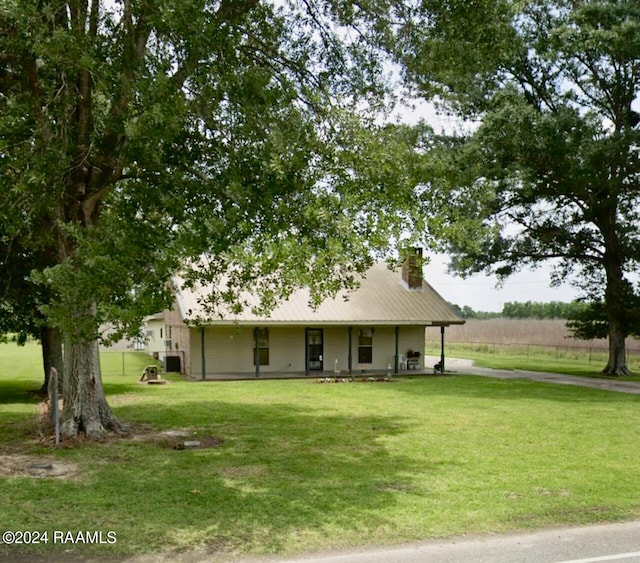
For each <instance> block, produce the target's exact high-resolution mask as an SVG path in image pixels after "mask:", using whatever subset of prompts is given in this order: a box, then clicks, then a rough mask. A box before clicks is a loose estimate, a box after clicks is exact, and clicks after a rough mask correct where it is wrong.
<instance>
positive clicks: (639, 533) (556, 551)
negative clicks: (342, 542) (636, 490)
mask: <svg viewBox="0 0 640 563" xmlns="http://www.w3.org/2000/svg"><path fill="white" fill-rule="evenodd" d="M250 561H251V563H258V562H273V563H275V562H276V561H277V562H280V563H596V562H600V561H603V562H604V561H606V562H622V563H640V522H629V523H623V524H603V525H594V526H583V527H579V528H557V529H553V530H544V531H539V532H533V533H527V534H508V535H496V536H482V537H476V538H458V539H453V540H448V541H443V542H424V543H417V544H411V545H406V546H398V547H393V548H380V549H367V550H363V551H349V552H344V553H333V554H321V555H308V556H304V557H298V558H293V559H254V560H243V563H250Z"/></svg>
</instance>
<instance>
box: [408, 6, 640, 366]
mask: <svg viewBox="0 0 640 563" xmlns="http://www.w3.org/2000/svg"><path fill="white" fill-rule="evenodd" d="M401 47H402V49H401V50H400V51H399V54H400V56H401V58H402V60H403V62H404V63H405V65H406V68H407V77H408V78H409V79H410V80H411V81H412V82H413V83H414V84H417V87H418V89H419V91H420V92H422V93H423V94H424V95H426V96H428V97H432V96H437V97H439V99H440V101H441V102H442V104H443V106H444V107H446V108H447V109H448V111H450V112H452V113H453V114H455V115H456V116H458V117H459V118H463V119H466V120H467V123H468V124H469V123H472V122H473V125H471V126H470V125H467V126H466V127H465V129H464V130H463V131H462V132H461V133H460V134H458V135H451V136H449V137H448V138H446V139H443V140H442V145H441V147H442V152H441V157H440V158H437V159H432V162H431V167H430V168H429V176H428V177H426V178H425V180H431V181H432V182H431V186H432V187H433V188H434V189H433V190H430V191H426V192H425V201H426V202H427V204H428V206H429V209H430V211H431V213H432V214H433V215H434V217H435V218H434V220H433V221H432V223H431V224H432V228H433V229H435V230H440V233H441V235H442V237H443V238H444V239H445V240H446V241H447V250H449V251H450V252H451V253H452V254H453V257H454V260H453V266H454V268H455V269H456V270H457V271H459V272H462V273H463V274H469V273H473V272H480V271H485V272H489V273H496V274H498V275H499V276H503V277H504V276H508V275H509V274H511V273H512V272H514V271H516V270H518V269H520V268H523V267H527V266H535V265H537V264H540V263H542V262H544V261H548V260H554V261H555V263H556V264H557V265H558V266H557V268H556V270H555V273H554V276H555V278H554V279H555V281H559V280H561V279H564V278H566V277H567V276H571V275H573V276H574V279H576V280H577V283H578V284H579V285H580V286H581V287H582V288H583V289H584V290H585V295H586V296H587V297H589V298H590V299H593V300H596V301H600V302H602V303H603V312H604V315H605V317H604V318H605V319H606V327H607V335H608V338H609V361H608V364H607V366H606V367H605V369H604V372H605V373H608V374H626V373H628V369H627V365H626V358H625V337H626V336H627V335H629V334H630V333H632V332H633V326H634V324H637V314H636V313H635V312H634V308H635V307H634V303H637V300H638V299H637V296H638V292H639V288H638V285H637V279H636V278H634V275H633V273H634V272H637V269H638V261H639V259H640V231H639V227H640V159H639V150H638V149H639V147H640V114H639V113H638V111H639V110H640V107H639V106H638V101H637V99H638V94H639V93H640V5H639V4H638V3H637V2H635V1H628V0H627V1H625V0H622V1H619V0H581V1H575V0H524V1H513V0H474V1H472V2H470V1H466V0H454V1H442V2H440V1H438V0H436V1H425V2H420V3H419V4H418V5H417V6H416V11H415V13H414V15H413V19H412V20H411V22H410V23H409V25H407V26H406V27H405V28H404V29H403V32H402V34H401ZM432 156H433V155H432ZM583 320H584V319H583ZM597 320H600V319H595V318H594V321H597Z"/></svg>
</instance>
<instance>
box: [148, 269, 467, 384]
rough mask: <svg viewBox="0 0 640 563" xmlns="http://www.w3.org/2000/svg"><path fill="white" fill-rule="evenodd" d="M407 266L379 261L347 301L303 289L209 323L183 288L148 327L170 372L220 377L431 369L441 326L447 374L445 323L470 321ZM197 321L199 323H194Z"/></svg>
mask: <svg viewBox="0 0 640 563" xmlns="http://www.w3.org/2000/svg"><path fill="white" fill-rule="evenodd" d="M399 270H401V271H398V270H392V269H390V268H389V267H388V265H387V264H386V263H384V262H380V263H377V264H375V265H374V266H373V267H371V268H370V269H369V270H368V271H367V272H366V273H365V275H364V276H363V277H362V279H361V280H360V286H359V287H358V288H357V289H356V290H355V291H353V292H352V293H350V294H349V295H348V297H347V299H346V300H345V298H344V295H338V296H336V297H335V298H333V299H327V300H325V301H324V302H323V303H322V304H321V305H320V306H319V307H317V308H316V309H313V308H312V307H311V306H310V305H309V292H308V291H307V290H304V289H301V290H298V291H296V292H294V293H293V294H292V295H291V297H290V298H289V299H288V300H286V301H285V302H283V303H281V304H280V305H279V306H278V307H276V308H275V309H274V310H273V311H272V312H271V314H269V315H268V316H258V315H255V314H253V313H252V312H251V311H248V310H247V311H244V312H242V313H239V314H229V315H228V316H226V317H224V318H206V317H205V320H204V321H203V320H202V319H203V315H204V313H203V311H202V307H201V306H200V305H199V292H198V291H194V290H192V289H184V288H180V287H178V289H177V292H176V300H175V304H174V308H173V310H171V311H166V312H165V313H164V315H163V316H164V326H160V325H159V323H158V321H159V319H158V317H153V318H152V319H150V321H151V324H149V325H148V326H149V327H152V328H148V330H153V331H154V338H155V336H156V334H155V333H156V332H157V333H158V340H159V343H161V346H163V347H164V354H161V357H165V358H166V359H165V361H166V362H167V365H169V364H170V365H171V366H172V369H170V371H178V370H179V371H182V372H183V373H186V374H188V375H190V376H192V377H197V378H202V379H209V378H210V379H216V378H223V377H224V376H225V375H229V376H230V375H243V374H244V375H247V376H252V377H253V376H256V377H258V376H261V375H264V376H268V375H271V376H276V375H278V374H280V375H282V374H291V375H294V374H300V375H304V374H306V375H320V374H322V373H329V374H334V373H336V372H340V374H342V375H344V374H351V373H355V374H360V373H374V372H388V371H391V372H393V373H399V372H402V371H405V370H411V369H418V370H421V369H425V368H426V369H428V370H431V369H433V366H432V365H429V366H425V364H424V348H425V330H426V329H427V327H440V336H441V340H442V353H441V361H440V362H439V366H438V367H439V368H440V369H441V370H443V371H444V330H445V327H447V326H449V325H453V324H463V323H464V320H463V319H462V318H460V317H459V316H458V315H457V314H456V313H455V312H454V311H453V310H452V309H451V307H449V305H448V304H447V302H446V301H445V300H444V299H443V298H442V297H441V296H440V295H439V294H438V293H437V292H436V291H435V290H434V289H433V288H432V287H431V286H430V285H429V284H428V283H427V282H426V281H425V280H424V279H423V277H422V271H421V268H420V267H419V266H418V265H417V262H416V260H415V259H413V260H412V259H411V258H410V259H409V260H408V261H407V262H406V263H405V265H404V266H403V267H402V268H399ZM195 319H199V320H200V322H199V326H192V325H190V324H189V322H190V321H193V320H195ZM150 351H152V350H150ZM176 368H177V369H176Z"/></svg>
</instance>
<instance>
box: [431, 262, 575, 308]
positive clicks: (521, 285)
mask: <svg viewBox="0 0 640 563" xmlns="http://www.w3.org/2000/svg"><path fill="white" fill-rule="evenodd" d="M447 261H448V258H447V256H446V255H442V254H434V255H430V262H429V263H428V264H426V265H425V266H424V278H425V279H426V280H427V281H428V282H429V284H431V286H432V287H433V288H434V289H435V290H436V291H437V292H438V293H439V294H440V295H442V297H444V299H446V300H447V301H449V302H450V303H454V304H456V305H459V306H461V307H463V306H465V305H468V306H469V307H471V308H472V309H473V310H474V311H487V312H493V311H496V312H499V311H502V306H503V305H504V304H505V303H507V302H513V301H520V302H525V301H539V302H549V301H563V302H569V301H573V300H574V299H576V298H577V297H578V290H577V289H575V288H574V287H572V286H570V285H568V284H566V285H562V286H560V287H551V286H550V280H551V277H550V268H549V267H546V268H545V267H544V266H543V267H540V268H538V269H536V270H533V271H523V272H519V273H517V274H514V275H513V276H511V277H510V278H509V279H508V280H507V281H506V282H505V283H504V284H503V286H502V287H501V288H496V283H497V280H496V278H495V277H489V276H484V275H479V274H477V275H475V276H471V277H469V278H467V279H462V278H460V277H456V276H451V275H449V274H447V272H446V270H447Z"/></svg>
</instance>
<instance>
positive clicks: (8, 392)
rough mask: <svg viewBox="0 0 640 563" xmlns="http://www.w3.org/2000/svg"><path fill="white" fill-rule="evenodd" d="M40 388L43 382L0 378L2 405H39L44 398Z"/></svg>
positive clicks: (0, 400)
mask: <svg viewBox="0 0 640 563" xmlns="http://www.w3.org/2000/svg"><path fill="white" fill-rule="evenodd" d="M40 386H42V381H39V382H38V381H30V380H22V379H21V380H13V379H3V378H0V404H2V405H8V404H13V403H23V404H24V403H27V404H29V403H38V402H40V401H41V400H42V398H43V396H42V395H41V394H40V393H39V389H40Z"/></svg>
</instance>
